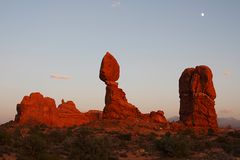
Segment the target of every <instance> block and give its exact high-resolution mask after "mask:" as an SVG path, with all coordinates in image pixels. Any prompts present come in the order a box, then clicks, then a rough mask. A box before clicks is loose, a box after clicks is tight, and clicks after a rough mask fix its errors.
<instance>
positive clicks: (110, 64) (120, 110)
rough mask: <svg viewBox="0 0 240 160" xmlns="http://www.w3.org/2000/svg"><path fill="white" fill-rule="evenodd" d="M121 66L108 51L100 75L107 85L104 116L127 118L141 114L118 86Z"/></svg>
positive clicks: (107, 117)
mask: <svg viewBox="0 0 240 160" xmlns="http://www.w3.org/2000/svg"><path fill="white" fill-rule="evenodd" d="M119 74H120V67H119V64H118V62H117V60H116V59H115V58H114V57H113V56H112V55H111V54H110V53H109V52H107V53H106V55H105V56H104V57H103V60H102V63H101V68H100V74H99V77H100V79H101V80H102V81H104V82H105V84H106V85H107V87H106V95H105V107H104V109H103V118H106V119H126V118H128V117H139V116H141V113H140V111H139V110H138V109H137V107H135V106H134V105H132V104H130V103H128V101H127V98H126V96H125V93H124V92H123V90H122V89H120V88H118V83H117V82H115V81H117V80H118V78H119Z"/></svg>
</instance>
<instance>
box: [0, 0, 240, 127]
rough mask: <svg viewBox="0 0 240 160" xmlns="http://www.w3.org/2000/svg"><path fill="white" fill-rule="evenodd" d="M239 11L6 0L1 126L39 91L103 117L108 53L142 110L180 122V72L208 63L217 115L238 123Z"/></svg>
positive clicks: (0, 45)
mask: <svg viewBox="0 0 240 160" xmlns="http://www.w3.org/2000/svg"><path fill="white" fill-rule="evenodd" d="M239 8H240V1H239V0H231V1H226V0H211V1H210V0H196V1H193V0H181V1H178V0H175V1H174V0H152V1H147V0H113V1H112V0H95V1H93V0H70V1H67V0H51V1H50V0H41V1H35V0H21V1H18V0H1V1H0V75H1V77H0V95H1V96H0V110H1V112H0V123H3V122H6V121H8V120H11V119H14V115H15V114H16V104H17V103H19V102H20V101H21V99H22V97H23V96H24V95H29V94H30V93H31V92H35V91H39V92H41V93H42V94H44V95H45V96H49V97H52V98H54V99H55V100H56V102H57V104H59V102H60V100H61V99H62V98H64V99H65V100H73V101H74V102H75V103H76V105H77V106H78V108H79V110H80V111H83V112H84V111H87V110H89V109H99V110H102V109H103V107H104V96H105V84H104V83H103V82H102V81H100V79H99V78H98V74H99V67H100V63H101V59H102V57H103V56H104V54H105V52H106V51H110V52H111V53H112V54H113V55H114V56H115V57H116V59H117V60H118V62H119V64H120V66H121V76H120V79H119V86H120V87H121V88H122V89H123V90H124V91H125V92H126V94H127V98H128V100H129V102H131V103H133V104H135V105H136V106H137V107H138V108H139V109H140V110H141V111H142V112H149V111H151V110H159V109H162V110H164V112H165V115H166V117H170V116H174V115H178V111H179V98H178V79H179V77H180V75H181V73H182V71H183V70H184V69H185V68H187V67H194V66H196V65H201V64H205V65H208V66H209V67H211V68H212V70H213V73H214V84H215V88H216V91H217V99H216V107H215V108H216V111H217V113H218V115H219V116H233V117H235V118H238V119H240V98H239V95H238V94H239V91H240V85H239V82H240V71H239V68H240V63H239V59H240V43H239V42H240V9H239ZM202 12H204V13H205V16H204V17H202V16H201V13H202ZM51 74H58V75H63V76H69V77H71V78H70V79H68V80H57V79H52V78H50V75H51Z"/></svg>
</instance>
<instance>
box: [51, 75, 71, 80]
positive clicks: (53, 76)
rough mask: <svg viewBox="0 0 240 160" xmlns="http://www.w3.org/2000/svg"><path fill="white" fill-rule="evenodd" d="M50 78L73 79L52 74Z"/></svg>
mask: <svg viewBox="0 0 240 160" xmlns="http://www.w3.org/2000/svg"><path fill="white" fill-rule="evenodd" d="M50 78H52V79H60V80H68V79H71V77H70V76H67V75H59V74H51V75H50Z"/></svg>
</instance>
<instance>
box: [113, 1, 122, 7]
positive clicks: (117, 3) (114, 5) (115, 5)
mask: <svg viewBox="0 0 240 160" xmlns="http://www.w3.org/2000/svg"><path fill="white" fill-rule="evenodd" d="M120 4H121V2H120V0H112V7H118V6H120Z"/></svg>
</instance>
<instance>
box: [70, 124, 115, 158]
mask: <svg viewBox="0 0 240 160" xmlns="http://www.w3.org/2000/svg"><path fill="white" fill-rule="evenodd" d="M65 150H67V151H68V152H69V159H76V160H78V159H80V160H109V159H114V156H113V152H112V147H111V141H110V140H109V139H108V138H107V137H97V136H95V135H94V132H93V131H92V130H91V129H89V128H86V127H81V128H79V129H78V130H77V133H76V136H75V137H74V138H72V139H68V141H66V142H65Z"/></svg>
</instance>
